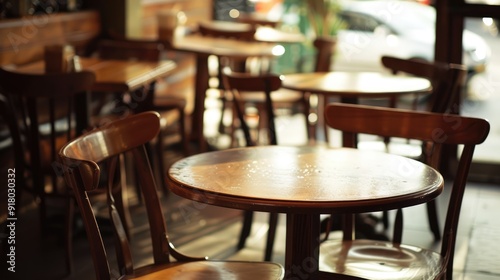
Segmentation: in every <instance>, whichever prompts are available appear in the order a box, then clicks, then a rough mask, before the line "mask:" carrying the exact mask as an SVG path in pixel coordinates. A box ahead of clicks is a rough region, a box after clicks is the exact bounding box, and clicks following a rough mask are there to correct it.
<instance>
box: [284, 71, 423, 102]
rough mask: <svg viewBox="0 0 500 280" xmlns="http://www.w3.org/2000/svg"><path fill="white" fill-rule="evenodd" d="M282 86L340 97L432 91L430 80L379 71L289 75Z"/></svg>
mask: <svg viewBox="0 0 500 280" xmlns="http://www.w3.org/2000/svg"><path fill="white" fill-rule="evenodd" d="M283 87H284V88H288V89H293V90H298V91H308V92H312V93H318V94H324V95H335V96H340V97H373V98H378V97H390V96H392V95H395V94H406V93H414V92H421V93H429V92H430V91H431V89H432V86H431V83H430V81H429V80H427V79H424V78H419V77H410V76H399V75H389V74H384V73H379V72H340V71H338V72H337V71H334V72H313V73H296V74H287V75H284V77H283Z"/></svg>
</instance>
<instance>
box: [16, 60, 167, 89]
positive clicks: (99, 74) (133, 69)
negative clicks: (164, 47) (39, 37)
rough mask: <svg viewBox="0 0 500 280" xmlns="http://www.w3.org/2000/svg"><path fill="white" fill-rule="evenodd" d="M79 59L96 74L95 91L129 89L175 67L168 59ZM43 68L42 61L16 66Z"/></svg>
mask: <svg viewBox="0 0 500 280" xmlns="http://www.w3.org/2000/svg"><path fill="white" fill-rule="evenodd" d="M79 61H80V65H81V69H82V70H86V71H91V72H94V74H95V75H96V81H95V83H94V86H93V90H95V91H113V92H127V91H131V90H134V89H136V88H139V87H140V86H143V85H145V84H148V83H150V82H152V81H154V80H156V79H158V78H159V77H163V76H165V75H167V74H169V73H170V72H171V71H172V70H174V69H175V67H176V64H175V62H173V61H170V60H165V61H160V62H146V61H129V60H109V59H99V58H87V57H79ZM44 69H45V62H44V61H38V62H34V63H31V64H27V65H23V66H19V67H17V68H16V70H17V71H22V72H25V73H43V72H44V71H45V70H44Z"/></svg>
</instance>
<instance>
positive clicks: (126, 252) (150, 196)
mask: <svg viewBox="0 0 500 280" xmlns="http://www.w3.org/2000/svg"><path fill="white" fill-rule="evenodd" d="M159 130H160V119H159V115H158V113H156V112H144V113H139V114H136V115H132V116H130V117H128V118H126V119H122V120H118V121H116V122H113V123H110V124H109V125H106V126H104V127H102V128H99V129H96V130H94V131H91V132H89V133H87V134H85V135H83V136H82V137H79V138H78V139H75V140H73V141H71V142H69V143H68V144H67V145H65V146H64V147H63V148H62V149H61V151H60V153H59V156H60V160H61V163H62V164H63V165H64V167H65V168H66V169H65V170H66V172H65V173H64V175H65V179H66V181H67V182H68V184H69V185H70V186H71V187H72V188H73V189H74V193H75V195H76V200H77V202H78V206H79V208H80V211H81V212H82V216H83V217H84V221H85V228H86V230H87V236H88V239H89V242H90V249H91V253H92V259H93V262H94V268H95V272H96V277H97V279H111V277H112V275H111V268H110V265H109V263H108V259H107V255H106V249H105V246H104V244H103V239H102V236H101V234H100V231H99V226H98V224H97V223H96V220H95V215H94V212H93V211H92V208H91V206H90V204H89V201H88V194H90V193H92V192H93V191H94V190H95V189H96V187H97V181H98V178H99V176H100V173H101V172H100V169H99V165H98V164H99V163H104V162H106V163H108V164H109V166H110V169H114V166H115V163H116V159H117V158H118V157H119V156H120V155H122V154H123V153H125V152H127V153H131V154H132V155H133V157H134V164H135V165H134V168H135V169H136V170H137V171H138V172H139V174H140V176H139V178H140V187H141V190H142V192H143V197H144V199H145V203H144V204H143V206H144V207H146V210H147V215H148V221H149V226H150V231H151V241H152V245H151V248H152V253H153V259H154V263H153V264H151V265H147V266H144V267H140V268H137V267H134V265H133V263H132V252H131V248H130V247H129V242H128V239H127V236H126V235H125V234H124V231H123V223H122V221H121V219H120V217H119V215H117V213H116V209H115V205H114V198H113V196H112V193H111V192H110V191H109V190H108V195H109V197H108V205H109V211H110V215H111V217H112V218H113V219H112V222H113V231H114V234H115V247H116V253H117V260H118V265H119V267H118V270H113V271H120V274H121V275H120V276H119V277H118V278H120V279H138V278H139V279H153V278H154V279H178V278H179V279H180V278H182V277H187V278H189V279H236V278H238V279H243V278H245V279H282V278H283V276H284V269H283V267H282V266H281V265H279V264H275V263H257V262H243V261H242V262H238V261H234V262H229V261H228V262H226V261H208V260H207V257H200V258H192V257H187V256H184V255H182V254H181V253H179V252H178V251H176V249H175V248H174V247H173V245H172V243H171V242H170V241H169V240H168V232H167V228H166V224H165V220H164V212H163V211H162V207H161V205H160V201H159V198H158V195H157V191H156V186H155V180H154V176H153V175H152V171H151V167H150V164H149V160H148V156H147V153H146V151H145V144H147V143H148V142H149V141H151V140H153V139H154V138H155V137H156V136H157V134H158V132H159ZM170 257H174V258H175V259H177V260H178V262H172V261H171V260H170ZM114 276H115V275H113V277H114ZM240 277H241V278H240Z"/></svg>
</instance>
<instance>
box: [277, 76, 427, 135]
mask: <svg viewBox="0 0 500 280" xmlns="http://www.w3.org/2000/svg"><path fill="white" fill-rule="evenodd" d="M283 87H284V88H287V89H291V90H296V91H300V92H308V93H313V94H318V95H320V97H321V98H320V99H319V102H318V107H317V114H318V121H317V124H318V125H324V120H323V107H324V106H325V105H326V104H325V101H324V98H326V97H330V96H335V97H340V101H341V102H343V103H352V104H356V103H358V99H359V98H388V100H389V101H390V103H389V106H390V107H394V106H395V100H396V98H397V97H398V96H401V95H405V94H412V93H417V94H425V93H430V92H431V90H432V85H431V83H430V81H429V80H427V79H425V78H419V77H411V76H401V75H389V74H384V73H380V72H340V71H338V72H337V71H334V72H313V73H295V74H287V75H284V76H283ZM324 133H325V135H324V136H325V139H326V140H327V141H328V137H327V136H328V134H327V133H326V127H325V131H324Z"/></svg>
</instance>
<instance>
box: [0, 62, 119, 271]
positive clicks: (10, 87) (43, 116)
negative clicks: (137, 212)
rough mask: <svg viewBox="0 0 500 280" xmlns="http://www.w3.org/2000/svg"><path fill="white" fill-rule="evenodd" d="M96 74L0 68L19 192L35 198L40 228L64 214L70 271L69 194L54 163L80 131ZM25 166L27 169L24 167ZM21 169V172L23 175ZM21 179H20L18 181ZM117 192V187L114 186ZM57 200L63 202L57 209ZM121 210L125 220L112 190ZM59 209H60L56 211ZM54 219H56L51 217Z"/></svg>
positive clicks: (45, 232)
mask: <svg viewBox="0 0 500 280" xmlns="http://www.w3.org/2000/svg"><path fill="white" fill-rule="evenodd" d="M94 81H95V76H94V74H93V73H91V72H85V71H83V72H73V73H49V74H26V73H18V72H16V71H15V69H11V68H6V67H3V68H0V92H1V93H2V94H4V95H5V96H6V102H8V107H9V108H11V109H12V110H2V112H0V114H1V115H2V117H3V118H4V119H5V120H6V122H7V123H8V124H10V133H11V135H12V139H13V147H14V153H15V155H16V157H15V161H16V166H22V168H19V169H18V170H19V172H20V173H18V174H17V176H18V178H19V177H23V181H22V182H23V184H20V185H19V186H23V187H24V188H23V189H22V190H20V189H19V190H18V191H19V192H21V191H23V192H24V191H26V192H28V193H31V194H32V195H33V196H34V198H35V200H36V201H37V204H38V207H39V215H40V226H41V233H42V234H43V235H44V236H47V235H48V234H49V233H51V234H53V233H54V231H53V229H54V228H53V227H51V226H52V224H53V222H52V223H51V221H52V219H50V217H64V219H62V221H61V224H63V225H64V226H63V228H64V233H63V234H62V235H63V236H64V246H65V254H66V258H65V260H66V268H67V271H69V272H71V265H72V236H73V219H74V210H73V207H74V206H73V203H74V201H73V195H72V194H71V192H70V191H68V188H67V187H66V184H65V183H64V181H63V179H62V177H61V176H60V175H61V168H60V165H58V164H57V152H58V151H59V149H60V148H61V147H62V146H63V144H65V143H66V142H68V141H69V140H71V139H73V138H74V137H76V136H77V135H79V134H81V133H82V132H83V131H78V130H77V129H78V128H77V127H82V126H81V125H80V126H79V124H78V122H79V118H78V116H82V115H84V116H85V117H87V116H86V113H85V112H80V111H79V110H78V109H80V108H81V107H82V106H79V105H80V104H81V102H82V100H83V102H85V97H84V95H85V94H86V93H87V92H88V91H90V90H91V89H92V85H93V84H94ZM23 170H26V172H23ZM23 173H24V174H23ZM20 183H21V181H20ZM116 192H117V193H120V194H121V189H118V188H117V189H116ZM61 205H63V206H64V207H62V208H63V209H60V208H61ZM117 205H118V206H119V210H120V214H121V215H123V217H124V220H125V221H127V222H128V219H127V211H126V208H127V206H126V199H124V198H122V197H121V196H120V195H117ZM57 210H59V211H57ZM56 220H57V219H56Z"/></svg>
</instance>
